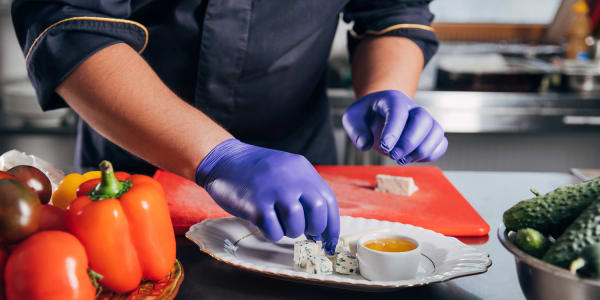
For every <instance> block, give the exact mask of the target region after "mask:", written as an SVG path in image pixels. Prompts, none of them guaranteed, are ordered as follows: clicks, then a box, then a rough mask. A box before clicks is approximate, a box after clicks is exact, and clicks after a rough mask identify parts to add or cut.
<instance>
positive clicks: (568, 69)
mask: <svg viewBox="0 0 600 300" xmlns="http://www.w3.org/2000/svg"><path fill="white" fill-rule="evenodd" d="M560 87H561V88H562V89H563V90H567V91H574V92H582V93H588V92H596V91H600V62H598V61H577V60H565V61H563V63H562V67H561V77H560Z"/></svg>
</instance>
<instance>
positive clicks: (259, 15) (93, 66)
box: [12, 0, 448, 252]
mask: <svg viewBox="0 0 600 300" xmlns="http://www.w3.org/2000/svg"><path fill="white" fill-rule="evenodd" d="M428 2H430V1H423V0H396V1H393V0H382V1H376V0H352V1H348V0H328V1H322V0H303V1H259V0H229V1H226V0H220V1H219V0H178V1H167V0H162V1H150V0H130V1H110V0H96V1H90V0H55V1H29V0H15V1H14V2H13V5H12V18H13V22H14V27H15V30H16V33H17V36H18V39H19V42H20V45H21V47H22V49H23V52H24V55H25V58H26V64H27V69H28V74H29V78H30V80H31V82H32V83H33V86H34V87H35V89H36V91H37V97H38V99H39V102H40V105H41V107H42V108H43V109H44V110H51V109H55V108H60V107H65V106H69V107H71V108H72V109H73V110H74V111H75V112H77V114H78V115H79V116H80V117H81V119H80V122H79V124H78V135H77V149H76V157H75V162H76V164H77V166H79V167H82V168H91V167H96V165H97V164H98V162H99V161H101V160H102V159H108V160H111V161H112V162H113V163H114V164H115V165H116V166H117V168H118V169H120V170H125V171H134V172H146V173H152V172H153V171H154V170H155V169H156V168H157V167H160V168H164V169H166V170H170V171H172V172H175V173H177V174H179V175H181V176H184V177H186V178H188V179H191V180H195V181H196V182H197V183H198V184H199V185H200V186H202V187H204V188H205V189H206V190H207V191H208V193H209V194H210V195H211V196H212V198H213V199H214V200H215V201H216V202H217V203H218V204H219V205H220V206H221V207H223V208H224V209H225V210H226V211H227V212H229V213H231V214H233V215H235V216H238V217H241V218H244V219H246V220H249V221H251V222H253V223H254V224H256V225H257V226H258V227H259V228H260V229H261V231H262V233H263V234H264V236H265V237H266V238H268V239H269V240H272V241H277V240H279V239H280V238H281V237H283V236H289V237H297V236H299V235H301V234H305V235H306V236H307V237H308V238H310V239H314V240H322V241H323V243H324V248H325V249H326V250H327V251H329V252H331V251H333V249H334V248H335V245H336V243H337V239H338V236H339V211H338V206H337V201H336V199H335V196H334V194H333V192H332V191H331V189H330V188H329V187H328V185H327V184H326V183H325V181H324V180H323V179H322V178H321V177H320V176H319V174H318V173H317V172H316V171H315V169H314V168H313V166H312V164H334V163H336V156H335V153H336V152H335V147H334V140H333V131H332V126H331V121H330V114H329V103H328V101H327V96H326V66H327V60H328V56H329V52H330V48H331V43H332V40H333V37H334V34H335V31H336V27H337V23H338V18H339V15H340V13H342V14H343V18H344V21H346V22H354V25H353V29H352V31H350V32H349V33H348V48H349V51H350V58H351V65H352V83H353V87H354V91H355V93H356V98H357V99H358V100H357V101H356V102H355V103H354V104H353V105H352V106H350V107H349V108H348V110H347V111H346V113H345V114H344V116H343V126H344V129H345V130H346V132H347V134H348V136H349V138H350V139H351V140H352V142H353V143H354V145H355V146H356V147H357V148H358V149H360V150H363V151H365V150H368V149H371V148H374V149H377V150H378V151H380V152H382V153H383V154H385V155H388V156H389V157H391V158H392V159H394V160H395V161H397V162H398V163H399V164H402V165H404V164H408V163H412V162H423V161H433V160H436V159H437V158H439V157H440V156H442V155H443V154H444V152H445V151H446V148H447V145H448V142H447V139H446V138H445V137H444V132H443V130H442V128H441V127H440V125H439V124H438V123H437V122H436V121H435V120H434V119H433V118H432V117H431V116H430V115H429V113H428V112H427V111H426V110H424V109H423V108H421V107H419V106H418V105H417V104H415V103H414V102H413V101H412V99H411V98H412V96H413V95H414V93H415V89H416V86H417V81H418V78H419V74H420V72H421V69H422V68H423V66H424V65H425V63H426V62H427V61H428V59H429V58H430V57H431V56H432V55H433V54H434V53H435V51H436V49H437V45H438V44H437V40H436V37H435V34H434V33H433V30H432V28H431V27H430V22H431V21H432V19H433V15H432V14H431V13H430V12H429V9H428Z"/></svg>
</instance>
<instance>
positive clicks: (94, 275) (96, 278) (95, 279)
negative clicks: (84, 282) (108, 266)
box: [88, 267, 104, 297]
mask: <svg viewBox="0 0 600 300" xmlns="http://www.w3.org/2000/svg"><path fill="white" fill-rule="evenodd" d="M88 276H89V277H90V280H91V281H92V285H93V286H94V287H95V288H96V297H98V295H100V293H101V292H102V286H101V285H100V280H102V278H104V276H102V274H100V273H98V272H96V271H94V270H92V268H89V267H88Z"/></svg>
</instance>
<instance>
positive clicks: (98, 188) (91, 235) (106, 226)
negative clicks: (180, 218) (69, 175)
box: [66, 161, 175, 292]
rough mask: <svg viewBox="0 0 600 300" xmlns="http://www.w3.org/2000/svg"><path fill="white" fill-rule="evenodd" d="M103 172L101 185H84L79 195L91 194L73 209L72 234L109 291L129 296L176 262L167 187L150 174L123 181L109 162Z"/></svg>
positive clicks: (69, 222) (69, 217)
mask: <svg viewBox="0 0 600 300" xmlns="http://www.w3.org/2000/svg"><path fill="white" fill-rule="evenodd" d="M100 170H101V172H102V178H101V181H100V183H98V184H95V185H91V184H90V183H88V182H85V183H83V184H81V185H80V187H79V194H87V195H82V196H79V197H77V199H75V200H74V201H73V202H72V203H71V204H70V205H69V207H68V208H67V216H66V225H67V229H68V230H69V231H70V232H71V233H73V234H74V235H75V236H76V237H77V238H78V239H79V240H80V241H81V243H82V244H83V245H84V246H85V249H86V252H87V255H88V259H89V262H90V267H91V268H92V269H93V270H94V271H96V272H98V273H99V274H101V275H102V276H103V278H102V280H101V281H100V283H101V284H102V285H103V286H105V287H106V288H108V289H110V290H112V291H115V292H127V291H131V290H133V289H135V288H136V287H137V286H138V285H139V283H140V281H141V280H142V277H143V278H146V279H149V280H159V279H162V278H163V277H165V276H166V275H168V274H169V272H170V270H171V267H172V266H173V264H174V263H175V234H174V233H173V226H172V224H171V219H170V217H169V209H168V207H167V203H166V201H165V197H164V191H163V189H162V187H161V185H160V184H159V183H158V182H156V181H155V180H154V179H152V178H150V177H148V176H144V175H132V176H130V177H129V178H128V179H127V181H119V180H117V178H116V177H115V173H114V171H113V168H112V165H111V164H110V163H109V162H108V161H103V162H102V163H100ZM120 175H121V176H119V177H121V178H123V177H127V176H122V175H123V174H120ZM92 180H94V179H92ZM91 186H93V189H91ZM90 189H91V190H90Z"/></svg>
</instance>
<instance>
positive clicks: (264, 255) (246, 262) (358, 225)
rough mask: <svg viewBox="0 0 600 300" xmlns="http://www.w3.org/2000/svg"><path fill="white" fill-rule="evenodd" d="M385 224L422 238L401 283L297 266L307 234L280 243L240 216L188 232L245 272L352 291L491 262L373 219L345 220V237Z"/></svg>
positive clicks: (424, 281)
mask: <svg viewBox="0 0 600 300" xmlns="http://www.w3.org/2000/svg"><path fill="white" fill-rule="evenodd" d="M382 227H389V228H390V232H397V233H398V234H400V235H402V236H407V237H412V238H413V239H418V240H419V241H420V242H421V246H422V249H421V253H422V255H421V256H420V260H419V266H418V270H417V275H416V277H415V278H412V279H408V280H400V281H370V280H366V279H365V278H363V277H362V276H360V275H358V274H352V275H341V274H337V273H334V274H332V275H320V274H319V275H317V274H309V273H306V272H303V271H299V270H295V269H294V267H293V257H294V254H293V253H294V242H295V241H298V240H301V239H304V238H303V237H302V238H298V239H290V238H287V237H284V238H283V239H281V240H280V241H278V242H277V243H272V242H270V241H268V240H267V239H265V238H264V237H263V236H262V234H254V233H255V232H256V230H257V229H256V227H255V226H254V225H252V224H251V223H250V222H247V221H245V220H242V219H239V218H221V219H209V220H204V221H202V222H201V223H198V224H196V225H194V226H192V227H191V228H190V230H189V231H188V232H187V233H186V237H187V238H188V239H190V240H191V241H193V242H194V243H195V244H197V245H198V246H199V247H200V251H202V252H204V253H206V254H208V255H210V256H211V257H213V258H214V259H216V260H218V261H220V262H223V263H226V264H228V265H231V266H234V267H237V268H240V269H242V270H247V271H251V272H256V273H259V274H262V275H265V276H269V277H274V278H278V279H286V280H292V281H296V282H300V283H307V284H316V285H321V286H327V287H335V288H343V289H351V290H363V291H375V292H383V291H392V290H397V289H401V288H407V287H413V286H422V285H428V284H431V283H435V282H442V281H447V280H451V279H453V278H457V277H463V276H469V275H475V274H480V273H484V272H486V271H487V269H488V268H489V267H490V265H491V264H492V261H491V259H490V258H489V255H488V254H487V253H485V252H483V251H480V250H478V249H477V248H474V247H471V246H467V245H465V244H463V243H461V242H460V241H459V240H457V239H456V238H452V237H446V236H443V235H441V234H439V233H436V232H433V231H431V230H426V229H423V228H420V227H415V226H411V225H406V224H402V223H396V222H385V221H378V220H372V219H363V218H353V217H341V219H340V230H341V234H342V235H344V234H351V233H354V232H361V231H365V230H368V229H376V228H382ZM226 241H229V242H230V243H227V242H226ZM231 245H234V246H233V247H232V246H231Z"/></svg>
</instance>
